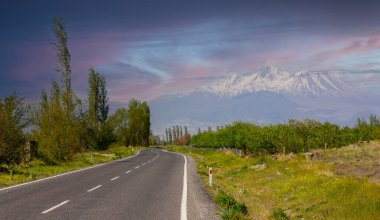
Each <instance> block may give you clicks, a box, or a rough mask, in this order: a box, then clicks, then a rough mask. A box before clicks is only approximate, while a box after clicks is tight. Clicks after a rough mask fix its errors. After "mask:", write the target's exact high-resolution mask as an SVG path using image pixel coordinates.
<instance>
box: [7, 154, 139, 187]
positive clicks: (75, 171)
mask: <svg viewBox="0 0 380 220" xmlns="http://www.w3.org/2000/svg"><path fill="white" fill-rule="evenodd" d="M139 154H140V150H139V151H137V154H136V155H133V156H129V157H126V158H122V159H119V160H114V161H111V162H108V163H102V164H97V165H93V166H90V167H86V168H82V169H79V170H73V171H70V172H66V173H61V174H58V175H55V176H49V177H46V178H43V179H39V180H34V181H30V182H26V183H20V184H17V185H14V186H8V187H4V188H0V191H3V190H8V189H12V188H16V187H19V186H24V185H29V184H32V183H37V182H42V181H45V180H48V179H53V178H56V177H60V176H65V175H68V174H72V173H77V172H81V171H84V170H88V169H92V168H95V167H100V166H104V165H108V164H112V163H115V162H118V161H122V160H127V159H130V158H133V157H136V156H137V155H139Z"/></svg>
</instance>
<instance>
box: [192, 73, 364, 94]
mask: <svg viewBox="0 0 380 220" xmlns="http://www.w3.org/2000/svg"><path fill="white" fill-rule="evenodd" d="M196 91H197V92H199V91H200V92H205V93H213V94H216V95H219V96H230V97H233V96H238V95H241V94H244V93H252V92H258V91H268V92H276V93H284V94H289V95H297V96H305V95H312V96H327V97H336V96H358V95H359V93H360V91H358V89H356V88H354V87H353V86H352V85H350V84H349V83H348V82H345V81H343V80H341V79H338V78H336V77H334V76H333V75H332V74H330V73H328V72H320V71H307V70H303V71H298V72H294V73H290V72H287V71H285V70H283V69H281V68H277V67H271V66H266V67H262V68H259V69H258V70H256V71H255V72H253V73H252V74H239V73H236V72H235V73H230V74H229V75H227V76H226V77H224V78H222V79H219V80H217V81H216V82H213V83H210V84H208V85H204V86H201V87H200V88H197V89H195V90H191V91H188V92H187V93H191V92H196Z"/></svg>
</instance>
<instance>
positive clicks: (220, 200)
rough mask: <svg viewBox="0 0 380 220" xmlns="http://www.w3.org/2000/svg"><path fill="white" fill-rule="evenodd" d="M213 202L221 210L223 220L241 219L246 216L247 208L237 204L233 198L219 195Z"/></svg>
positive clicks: (223, 194) (222, 194)
mask: <svg viewBox="0 0 380 220" xmlns="http://www.w3.org/2000/svg"><path fill="white" fill-rule="evenodd" d="M215 202H216V203H217V204H218V205H219V206H220V207H221V208H222V209H223V211H222V213H221V217H222V219H223V220H227V219H242V218H244V216H245V215H247V214H248V209H247V206H246V205H245V204H244V203H238V202H237V201H236V199H235V198H234V197H232V196H231V195H228V194H225V193H223V192H221V193H219V194H218V195H217V196H216V198H215Z"/></svg>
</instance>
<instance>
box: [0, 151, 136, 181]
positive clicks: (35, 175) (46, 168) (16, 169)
mask: <svg viewBox="0 0 380 220" xmlns="http://www.w3.org/2000/svg"><path fill="white" fill-rule="evenodd" d="M140 149H142V148H141V147H129V148H127V147H111V148H109V149H108V150H105V151H98V152H85V153H79V154H76V155H75V156H74V158H73V159H72V160H70V161H67V162H61V163H59V164H55V165H49V164H46V163H45V162H44V161H42V160H39V159H34V160H32V161H31V162H29V163H24V164H20V165H17V166H13V167H9V168H8V167H3V168H6V169H7V170H8V169H9V172H0V187H4V186H10V185H14V184H17V183H23V182H27V181H32V180H37V179H41V178H45V177H48V176H52V175H56V174H59V173H64V172H67V171H71V170H75V169H80V168H84V167H88V166H91V165H94V164H98V163H106V162H109V161H112V160H116V159H120V158H124V157H128V156H131V155H134V154H136V153H137V151H138V150H140Z"/></svg>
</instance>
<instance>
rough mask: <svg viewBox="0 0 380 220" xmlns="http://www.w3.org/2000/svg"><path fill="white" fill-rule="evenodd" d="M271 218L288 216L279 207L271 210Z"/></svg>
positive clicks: (279, 218)
mask: <svg viewBox="0 0 380 220" xmlns="http://www.w3.org/2000/svg"><path fill="white" fill-rule="evenodd" d="M272 218H274V219H276V220H288V219H289V217H288V216H287V215H286V214H285V211H284V210H283V209H281V208H279V209H276V210H274V211H273V213H272Z"/></svg>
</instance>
